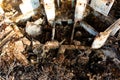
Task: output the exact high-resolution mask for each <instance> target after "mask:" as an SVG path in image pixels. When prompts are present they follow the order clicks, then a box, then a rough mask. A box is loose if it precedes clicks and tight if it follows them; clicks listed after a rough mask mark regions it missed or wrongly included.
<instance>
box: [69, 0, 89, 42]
mask: <svg viewBox="0 0 120 80" xmlns="http://www.w3.org/2000/svg"><path fill="white" fill-rule="evenodd" d="M87 2H88V0H77V1H76V7H75V16H74V17H75V19H74V25H73V30H72V34H71V41H72V40H73V37H74V30H75V26H76V23H77V22H78V21H81V20H82V19H83V18H84V12H85V9H86V5H87Z"/></svg>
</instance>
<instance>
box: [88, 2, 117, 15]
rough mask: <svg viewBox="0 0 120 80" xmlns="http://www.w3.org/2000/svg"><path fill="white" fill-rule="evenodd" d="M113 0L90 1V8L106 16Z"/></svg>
mask: <svg viewBox="0 0 120 80" xmlns="http://www.w3.org/2000/svg"><path fill="white" fill-rule="evenodd" d="M114 1H115V0H91V3H90V6H91V7H92V8H93V9H95V10H96V11H98V12H100V13H101V14H103V15H105V16H107V15H108V13H109V11H110V9H111V7H112V5H113V3H114Z"/></svg>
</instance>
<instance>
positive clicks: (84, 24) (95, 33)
mask: <svg viewBox="0 0 120 80" xmlns="http://www.w3.org/2000/svg"><path fill="white" fill-rule="evenodd" d="M80 26H81V27H83V28H84V29H85V30H86V31H87V32H89V33H90V34H92V35H93V36H96V35H97V34H98V32H97V31H96V30H95V29H94V28H93V27H92V26H90V25H89V24H87V23H86V22H84V21H81V22H80Z"/></svg>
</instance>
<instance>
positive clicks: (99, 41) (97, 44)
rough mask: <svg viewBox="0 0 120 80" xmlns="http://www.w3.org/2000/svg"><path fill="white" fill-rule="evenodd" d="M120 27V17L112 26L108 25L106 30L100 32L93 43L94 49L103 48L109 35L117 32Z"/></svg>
mask: <svg viewBox="0 0 120 80" xmlns="http://www.w3.org/2000/svg"><path fill="white" fill-rule="evenodd" d="M119 29H120V19H118V20H117V21H115V22H114V23H113V24H112V25H111V26H110V27H108V28H107V29H106V30H105V31H104V32H100V33H99V34H98V35H97V36H96V37H95V39H94V41H93V43H92V48H93V49H98V48H101V47H102V46H103V45H104V44H105V42H106V40H107V39H108V37H109V36H110V35H111V36H114V35H115V33H116V32H117V31H118V30H119Z"/></svg>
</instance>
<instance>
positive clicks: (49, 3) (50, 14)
mask: <svg viewBox="0 0 120 80" xmlns="http://www.w3.org/2000/svg"><path fill="white" fill-rule="evenodd" d="M44 9H45V12H46V16H47V20H48V22H49V23H50V24H53V22H54V20H55V3H54V0H44Z"/></svg>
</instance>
